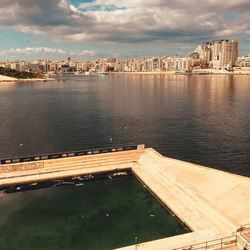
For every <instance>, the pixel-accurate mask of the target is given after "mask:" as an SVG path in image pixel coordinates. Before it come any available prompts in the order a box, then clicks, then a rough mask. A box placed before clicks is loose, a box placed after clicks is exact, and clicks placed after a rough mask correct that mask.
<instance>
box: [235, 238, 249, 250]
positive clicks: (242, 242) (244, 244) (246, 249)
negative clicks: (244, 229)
mask: <svg viewBox="0 0 250 250" xmlns="http://www.w3.org/2000/svg"><path fill="white" fill-rule="evenodd" d="M237 242H238V243H240V244H241V246H242V247H243V249H244V250H250V245H249V244H248V243H246V242H245V241H243V240H242V239H241V237H239V236H237Z"/></svg>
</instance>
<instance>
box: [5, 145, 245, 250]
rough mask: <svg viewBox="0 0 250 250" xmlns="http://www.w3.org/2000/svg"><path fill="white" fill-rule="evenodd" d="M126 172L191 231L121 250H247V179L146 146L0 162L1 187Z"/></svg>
mask: <svg viewBox="0 0 250 250" xmlns="http://www.w3.org/2000/svg"><path fill="white" fill-rule="evenodd" d="M125 169H130V170H131V171H132V173H133V174H134V175H135V176H136V177H137V178H138V179H139V180H140V181H141V182H142V183H144V185H145V186H146V187H147V188H148V189H149V190H150V191H151V192H152V193H153V194H154V195H155V196H156V197H157V198H158V199H159V201H160V202H161V203H162V204H163V205H164V206H165V207H166V208H167V209H169V210H170V211H171V212H172V215H173V216H176V217H177V218H178V219H179V220H181V221H182V222H183V223H184V224H185V225H186V226H187V227H189V229H190V231H191V232H190V233H186V234H183V235H179V236H174V237H169V238H164V239H160V240H155V241H151V242H145V243H140V244H137V245H133V246H127V247H124V248H121V249H123V250H130V249H131V250H132V249H135V248H137V249H198V248H199V249H201V248H202V249H208V248H209V249H224V248H225V249H250V242H249V240H250V236H249V235H250V234H249V232H250V225H249V223H250V179H249V178H247V177H243V176H239V175H236V174H231V173H227V172H223V171H220V170H216V169H211V168H208V167H204V166H200V165H196V164H192V163H188V162H184V161H180V160H176V159H172V158H168V157H164V156H162V155H160V154H159V153H158V152H157V151H155V150H154V149H152V148H144V145H138V146H131V147H117V148H110V149H100V150H87V151H79V152H71V153H60V154H51V155H47V156H33V157H26V158H17V159H5V160H1V164H0V187H4V186H9V185H16V184H22V183H31V182H39V181H44V180H49V179H57V178H65V177H71V176H78V175H87V174H98V173H105V172H109V171H122V170H125Z"/></svg>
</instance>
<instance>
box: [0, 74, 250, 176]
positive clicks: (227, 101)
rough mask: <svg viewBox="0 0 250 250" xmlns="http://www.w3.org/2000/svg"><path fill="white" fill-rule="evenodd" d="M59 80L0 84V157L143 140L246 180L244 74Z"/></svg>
mask: <svg viewBox="0 0 250 250" xmlns="http://www.w3.org/2000/svg"><path fill="white" fill-rule="evenodd" d="M67 79H68V80H67V81H62V82H40V83H38V82H36V83H22V84H6V83H4V84H0V117H1V122H0V158H7V157H16V156H24V155H25V156H26V155H33V154H42V153H52V152H64V151H72V150H81V149H89V148H100V147H110V146H113V145H122V146H123V145H130V144H140V143H145V144H146V146H147V147H154V148H155V149H156V150H157V151H159V152H160V153H162V154H163V155H166V156H169V157H174V158H177V159H181V160H185V161H190V162H193V163H198V164H202V165H206V166H209V167H212V168H217V169H221V170H224V171H228V172H232V173H237V174H241V175H246V176H250V157H249V152H250V133H249V131H250V116H249V107H250V81H249V80H250V76H232V75H229V76H216V75H213V76H206V75H200V76H195V75H189V76H184V75H179V76H159V75H123V74H119V75H108V76H104V77H102V76H89V77H80V76H78V77H77V76H69V77H67ZM110 138H112V139H113V140H112V142H110V140H109V139H110ZM21 143H22V144H23V145H24V146H23V147H20V146H19V145H20V144H21Z"/></svg>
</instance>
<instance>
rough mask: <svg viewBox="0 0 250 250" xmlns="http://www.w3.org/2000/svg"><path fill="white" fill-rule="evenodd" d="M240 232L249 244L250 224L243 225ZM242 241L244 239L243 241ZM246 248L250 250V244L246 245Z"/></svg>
mask: <svg viewBox="0 0 250 250" xmlns="http://www.w3.org/2000/svg"><path fill="white" fill-rule="evenodd" d="M237 231H238V232H240V235H241V236H242V237H243V238H244V239H245V240H246V241H247V242H249V239H250V224H244V225H241V226H240V228H239V229H238V230H237ZM241 240H242V239H241ZM244 244H245V245H246V246H244V247H245V249H250V245H249V244H248V243H244Z"/></svg>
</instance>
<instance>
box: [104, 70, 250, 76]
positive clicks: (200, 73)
mask: <svg viewBox="0 0 250 250" xmlns="http://www.w3.org/2000/svg"><path fill="white" fill-rule="evenodd" d="M107 73H108V74H131V75H250V71H247V72H176V71H157V72H152V71H148V72H107Z"/></svg>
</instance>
